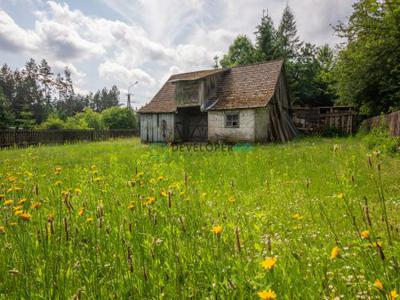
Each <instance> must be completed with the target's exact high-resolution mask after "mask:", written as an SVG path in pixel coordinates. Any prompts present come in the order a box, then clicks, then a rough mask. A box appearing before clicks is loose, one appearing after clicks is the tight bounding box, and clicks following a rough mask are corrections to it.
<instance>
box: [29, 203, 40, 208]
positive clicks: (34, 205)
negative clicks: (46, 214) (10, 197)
mask: <svg viewBox="0 0 400 300" xmlns="http://www.w3.org/2000/svg"><path fill="white" fill-rule="evenodd" d="M40 206H42V205H41V204H40V203H39V202H35V203H33V204H32V205H31V208H32V209H39V208H40Z"/></svg>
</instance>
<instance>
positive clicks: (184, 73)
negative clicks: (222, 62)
mask: <svg viewBox="0 0 400 300" xmlns="http://www.w3.org/2000/svg"><path fill="white" fill-rule="evenodd" d="M224 69H229V68H217V69H215V68H213V69H203V70H197V71H190V72H183V73H176V74H172V75H171V76H170V78H171V77H172V76H178V75H187V74H193V73H198V72H209V71H214V70H215V71H217V70H224Z"/></svg>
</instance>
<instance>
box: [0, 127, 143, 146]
mask: <svg viewBox="0 0 400 300" xmlns="http://www.w3.org/2000/svg"><path fill="white" fill-rule="evenodd" d="M138 134H139V132H138V130H136V129H126V130H125V129H121V130H0V147H10V146H30V145H38V144H63V143H74V142H80V141H89V142H93V141H103V140H108V139H113V138H128V137H135V136H138Z"/></svg>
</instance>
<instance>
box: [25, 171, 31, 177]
mask: <svg viewBox="0 0 400 300" xmlns="http://www.w3.org/2000/svg"><path fill="white" fill-rule="evenodd" d="M25 175H26V176H28V177H30V178H31V177H32V176H33V174H32V173H31V172H29V171H25Z"/></svg>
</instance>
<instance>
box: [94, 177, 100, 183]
mask: <svg viewBox="0 0 400 300" xmlns="http://www.w3.org/2000/svg"><path fill="white" fill-rule="evenodd" d="M100 180H101V177H96V178H95V179H93V181H94V182H99V181H100Z"/></svg>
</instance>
